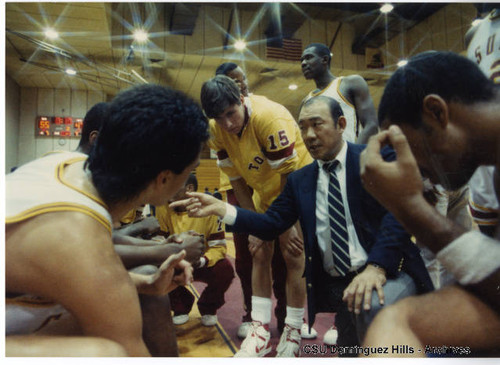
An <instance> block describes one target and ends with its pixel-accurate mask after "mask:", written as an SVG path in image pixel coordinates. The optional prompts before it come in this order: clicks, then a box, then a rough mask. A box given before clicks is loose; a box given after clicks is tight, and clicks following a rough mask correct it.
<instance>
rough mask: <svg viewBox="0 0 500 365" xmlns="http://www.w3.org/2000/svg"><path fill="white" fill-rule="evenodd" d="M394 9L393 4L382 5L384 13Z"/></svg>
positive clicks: (381, 10) (381, 8)
mask: <svg viewBox="0 0 500 365" xmlns="http://www.w3.org/2000/svg"><path fill="white" fill-rule="evenodd" d="M392 9H394V6H393V5H392V4H384V5H382V6H381V7H380V12H381V13H382V14H387V13H390V12H391V11H392Z"/></svg>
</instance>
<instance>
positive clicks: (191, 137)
mask: <svg viewBox="0 0 500 365" xmlns="http://www.w3.org/2000/svg"><path fill="white" fill-rule="evenodd" d="M207 139H208V123H207V120H206V118H205V116H204V115H203V112H202V110H201V108H200V107H199V106H198V104H196V103H195V102H194V101H193V100H191V99H190V98H188V97H187V96H186V95H184V94H183V93H181V92H178V91H175V90H173V89H170V88H166V87H163V86H159V85H141V86H137V87H132V88H130V89H128V90H125V91H123V92H121V93H119V94H118V95H117V96H116V97H115V99H114V100H113V101H112V102H111V103H110V105H109V108H108V113H107V117H106V121H105V123H104V124H103V126H102V128H101V131H100V133H99V136H98V137H97V141H96V143H95V144H94V147H93V148H92V150H91V152H90V155H89V159H88V161H87V166H88V168H89V170H90V171H91V172H92V180H93V182H94V185H95V187H96V188H97V190H98V192H99V194H100V196H101V198H102V199H103V200H104V202H105V203H107V204H109V203H116V202H120V201H126V200H129V199H131V198H134V197H136V196H137V195H138V194H139V193H141V192H142V191H143V190H144V189H145V188H146V187H147V185H148V184H149V183H150V182H151V181H153V180H154V179H155V178H156V177H157V176H158V174H159V173H160V172H161V171H164V170H170V171H172V172H174V173H175V174H180V173H181V172H183V171H184V169H185V168H186V167H187V166H189V164H191V163H193V162H194V161H195V159H196V158H197V157H198V155H199V153H200V151H201V148H202V144H203V143H204V142H206V141H207Z"/></svg>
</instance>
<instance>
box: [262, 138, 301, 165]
mask: <svg viewBox="0 0 500 365" xmlns="http://www.w3.org/2000/svg"><path fill="white" fill-rule="evenodd" d="M294 148H295V142H294V143H292V144H291V145H290V146H288V147H286V148H283V149H282V150H279V151H273V152H270V151H264V150H263V151H262V152H263V153H264V155H265V156H266V157H267V159H268V160H271V161H277V160H281V159H282V158H285V157H288V156H291V155H293V149H294Z"/></svg>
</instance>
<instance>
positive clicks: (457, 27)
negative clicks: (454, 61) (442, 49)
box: [444, 4, 464, 53]
mask: <svg viewBox="0 0 500 365" xmlns="http://www.w3.org/2000/svg"><path fill="white" fill-rule="evenodd" d="M444 9H445V19H446V33H447V36H446V47H447V49H448V50H449V51H453V52H457V53H459V52H460V51H462V50H463V49H464V35H463V34H462V22H461V19H460V18H461V13H462V9H461V7H460V4H450V5H448V6H446V7H445V8H444Z"/></svg>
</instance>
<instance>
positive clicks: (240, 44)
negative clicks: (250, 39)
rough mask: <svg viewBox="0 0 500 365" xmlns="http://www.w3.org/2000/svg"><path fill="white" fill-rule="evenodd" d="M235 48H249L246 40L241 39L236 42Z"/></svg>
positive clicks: (239, 49) (240, 49) (241, 49)
mask: <svg viewBox="0 0 500 365" xmlns="http://www.w3.org/2000/svg"><path fill="white" fill-rule="evenodd" d="M234 48H235V49H237V50H238V51H243V50H244V49H245V48H247V43H246V42H245V41H244V40H241V39H239V40H237V41H236V42H234Z"/></svg>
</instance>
